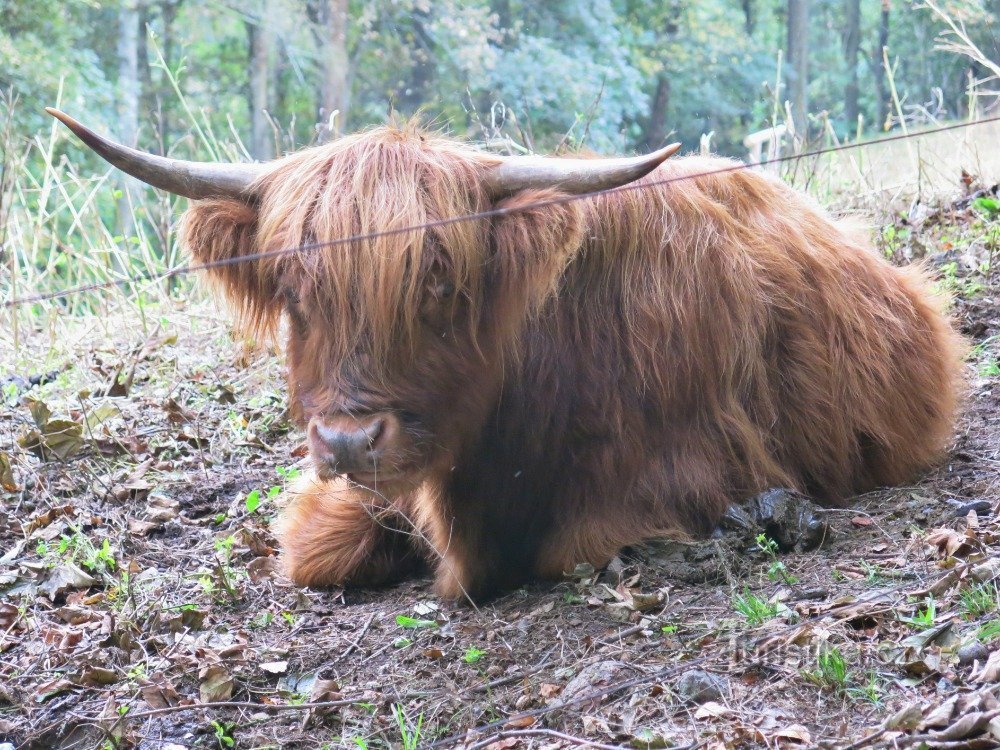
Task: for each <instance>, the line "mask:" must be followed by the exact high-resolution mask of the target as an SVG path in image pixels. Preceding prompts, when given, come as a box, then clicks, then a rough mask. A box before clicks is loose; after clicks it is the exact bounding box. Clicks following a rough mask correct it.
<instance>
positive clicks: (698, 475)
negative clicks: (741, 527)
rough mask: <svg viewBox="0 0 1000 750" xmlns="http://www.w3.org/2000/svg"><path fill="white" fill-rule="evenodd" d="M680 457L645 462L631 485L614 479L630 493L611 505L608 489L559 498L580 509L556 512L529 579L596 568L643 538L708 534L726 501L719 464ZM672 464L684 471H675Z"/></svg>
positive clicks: (692, 456) (582, 490)
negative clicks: (555, 520) (586, 566)
mask: <svg viewBox="0 0 1000 750" xmlns="http://www.w3.org/2000/svg"><path fill="white" fill-rule="evenodd" d="M683 459H684V460H683V461H680V460H679V459H678V457H676V456H671V455H669V454H668V455H667V456H666V457H661V458H660V459H659V460H657V461H652V462H650V463H649V464H648V465H647V466H645V467H644V468H643V470H642V471H641V472H640V473H639V475H638V476H637V478H636V479H635V480H634V481H632V482H628V481H624V480H623V481H620V482H619V483H618V485H619V486H629V485H630V486H631V491H630V492H628V493H626V494H619V495H618V497H617V502H616V503H614V504H612V503H609V502H608V501H607V498H614V497H615V496H616V493H615V491H614V489H612V486H606V487H601V488H597V489H596V490H595V488H594V487H592V486H588V487H579V488H577V490H576V491H577V492H578V493H579V494H578V495H577V497H576V498H575V499H570V498H572V496H571V495H567V496H565V497H566V498H567V499H564V500H562V501H561V502H562V503H564V504H565V505H566V506H570V505H572V507H577V508H581V509H582V510H581V511H580V512H578V513H576V514H575V515H571V514H568V513H562V514H560V516H559V517H560V518H561V519H562V523H560V524H558V525H557V526H555V527H554V528H553V530H552V532H551V533H550V534H548V535H546V537H545V538H544V539H543V540H542V542H541V543H540V544H539V546H538V554H537V557H536V558H535V568H534V575H536V576H538V577H540V578H549V579H555V578H561V577H562V576H563V575H564V574H565V573H569V572H572V570H573V569H574V568H575V567H576V565H578V564H579V563H589V564H591V565H593V566H594V567H595V568H601V567H604V566H605V565H607V564H608V562H609V561H610V560H611V558H612V557H614V556H615V555H616V554H617V553H618V551H619V550H620V549H621V548H622V547H625V546H627V545H631V544H638V543H640V542H642V541H644V540H647V539H654V538H674V539H690V538H692V537H704V536H707V535H708V534H710V533H711V531H712V529H713V528H714V527H715V526H716V525H717V524H718V521H719V519H720V518H721V516H722V514H723V513H724V512H725V509H726V507H728V504H729V501H730V493H729V492H728V491H727V487H726V483H725V481H724V475H723V470H724V463H723V461H722V460H721V458H720V459H718V460H716V459H715V458H714V457H713V456H711V455H704V456H702V455H697V454H693V453H691V452H686V453H684V455H683ZM674 466H686V467H687V468H688V471H686V472H682V471H675V470H674ZM568 490H570V491H572V488H568ZM557 502H558V501H557Z"/></svg>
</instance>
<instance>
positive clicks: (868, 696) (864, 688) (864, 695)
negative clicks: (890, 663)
mask: <svg viewBox="0 0 1000 750" xmlns="http://www.w3.org/2000/svg"><path fill="white" fill-rule="evenodd" d="M883 692H885V691H884V689H883V687H882V682H881V680H879V678H878V675H877V674H875V670H869V672H868V679H867V680H866V681H865V684H864V685H858V686H855V687H849V688H847V694H848V695H849V696H850V697H852V698H854V699H856V700H864V701H868V702H869V703H871V704H872V705H873V706H880V705H882V693H883Z"/></svg>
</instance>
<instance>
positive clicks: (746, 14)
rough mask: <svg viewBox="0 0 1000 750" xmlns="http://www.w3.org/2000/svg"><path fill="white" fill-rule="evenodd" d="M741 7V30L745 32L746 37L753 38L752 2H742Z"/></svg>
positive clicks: (748, 0) (749, 0) (751, 0)
mask: <svg viewBox="0 0 1000 750" xmlns="http://www.w3.org/2000/svg"><path fill="white" fill-rule="evenodd" d="M742 5H743V30H744V31H745V32H746V35H747V36H753V30H754V26H755V23H754V20H755V19H754V17H753V0H742Z"/></svg>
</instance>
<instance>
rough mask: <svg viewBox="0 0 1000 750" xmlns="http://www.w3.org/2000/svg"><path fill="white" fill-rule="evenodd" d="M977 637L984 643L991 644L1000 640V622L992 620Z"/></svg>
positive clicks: (981, 629)
mask: <svg viewBox="0 0 1000 750" xmlns="http://www.w3.org/2000/svg"><path fill="white" fill-rule="evenodd" d="M976 637H977V638H978V639H979V640H981V641H982V642H983V643H991V642H992V641H995V640H996V639H997V638H1000V620H990V621H989V622H987V623H986V624H985V625H983V626H982V627H981V628H979V632H978V633H976Z"/></svg>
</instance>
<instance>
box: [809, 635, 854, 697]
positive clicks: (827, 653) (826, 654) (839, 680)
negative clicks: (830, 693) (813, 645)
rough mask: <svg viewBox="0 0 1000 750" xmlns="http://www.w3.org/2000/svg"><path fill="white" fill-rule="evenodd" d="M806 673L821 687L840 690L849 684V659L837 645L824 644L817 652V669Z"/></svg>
mask: <svg viewBox="0 0 1000 750" xmlns="http://www.w3.org/2000/svg"><path fill="white" fill-rule="evenodd" d="M805 674H806V676H807V677H808V678H809V679H810V680H812V681H813V682H815V683H816V684H817V685H819V686H820V687H821V688H827V689H830V690H835V691H838V692H839V691H842V690H844V689H845V687H846V685H847V676H848V671H847V661H846V660H845V659H844V655H843V654H842V653H841V652H840V649H838V648H837V647H836V646H827V645H824V646H823V647H822V648H820V650H819V653H817V654H816V669H814V670H813V671H811V672H806V673H805Z"/></svg>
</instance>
